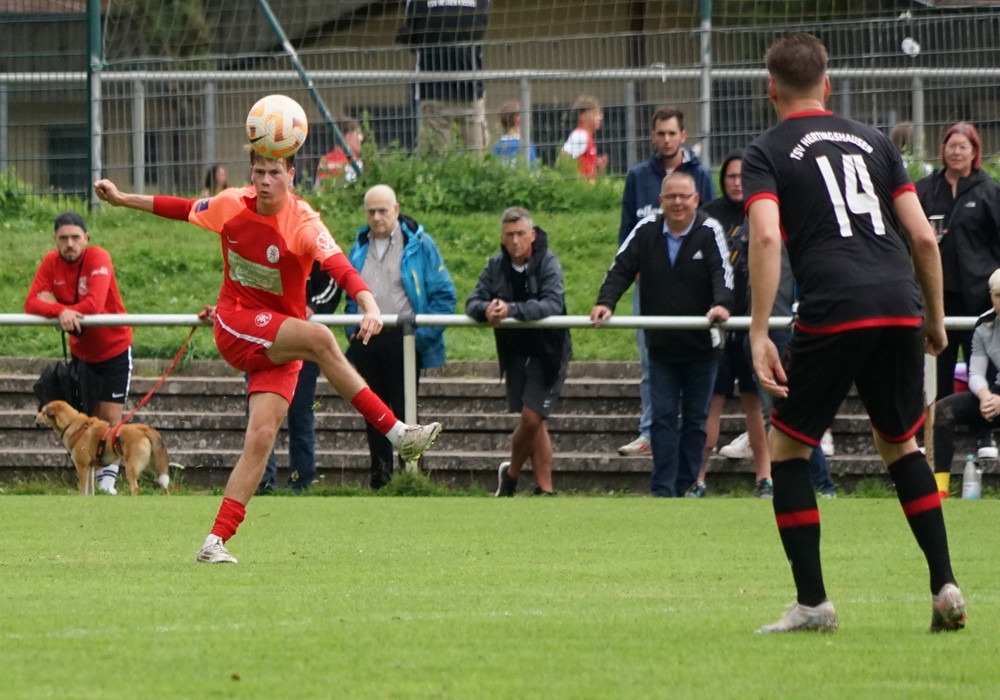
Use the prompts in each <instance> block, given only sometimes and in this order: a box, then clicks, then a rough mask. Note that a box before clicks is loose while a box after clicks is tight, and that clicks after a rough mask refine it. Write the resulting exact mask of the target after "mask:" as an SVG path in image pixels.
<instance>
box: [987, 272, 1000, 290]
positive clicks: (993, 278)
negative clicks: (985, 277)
mask: <svg viewBox="0 0 1000 700" xmlns="http://www.w3.org/2000/svg"><path fill="white" fill-rule="evenodd" d="M989 284H990V291H991V292H995V291H997V290H998V289H1000V269H998V270H994V271H993V274H992V275H990V282H989Z"/></svg>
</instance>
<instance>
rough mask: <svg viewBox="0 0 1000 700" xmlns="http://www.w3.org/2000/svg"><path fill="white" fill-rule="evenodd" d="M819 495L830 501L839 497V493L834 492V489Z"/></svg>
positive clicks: (820, 492)
mask: <svg viewBox="0 0 1000 700" xmlns="http://www.w3.org/2000/svg"><path fill="white" fill-rule="evenodd" d="M817 495H818V496H819V497H820V498H824V499H826V500H828V501H829V500H832V499H834V498H836V497H837V492H836V491H834V490H833V489H830V490H829V491H819V492H818V493H817Z"/></svg>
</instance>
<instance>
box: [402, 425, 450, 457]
mask: <svg viewBox="0 0 1000 700" xmlns="http://www.w3.org/2000/svg"><path fill="white" fill-rule="evenodd" d="M440 434H441V424H440V423H428V424H427V425H408V426H406V427H405V428H404V429H403V439H402V440H400V442H399V445H398V446H397V447H396V450H397V451H398V452H399V456H400V457H402V458H403V459H404V460H406V461H407V462H415V461H417V458H418V457H419V456H420V455H422V454H423V453H424V452H426V451H427V448H429V447H430V446H431V445H433V444H434V441H435V440H437V438H438V435H440Z"/></svg>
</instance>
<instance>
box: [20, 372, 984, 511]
mask: <svg viewBox="0 0 1000 700" xmlns="http://www.w3.org/2000/svg"><path fill="white" fill-rule="evenodd" d="M48 362H51V360H21V359H16V358H0V478H3V475H8V476H9V475H11V474H15V473H16V474H19V475H22V476H23V475H25V474H29V475H30V474H39V473H42V472H54V473H60V472H62V471H64V470H68V469H69V461H68V456H67V454H66V452H65V450H62V449H61V448H60V447H59V442H58V440H57V439H56V437H55V435H53V434H52V432H51V431H50V430H47V429H42V428H40V427H38V426H35V424H34V416H35V411H36V409H37V404H36V401H35V399H34V396H33V395H32V393H31V387H32V385H33V384H34V382H35V379H36V377H37V375H38V373H39V372H40V371H41V369H42V367H44V365H45V364H47V363H48ZM167 364H168V363H165V362H159V361H157V362H148V361H137V363H136V370H135V374H134V377H133V382H132V401H133V402H135V401H138V400H139V398H140V397H142V396H143V395H144V394H145V393H146V392H147V391H148V390H149V389H150V388H152V386H153V385H154V384H155V382H156V381H158V379H159V376H160V374H161V373H162V372H163V370H165V369H166V367H167ZM569 374H570V378H569V379H568V380H567V383H566V387H565V390H564V392H563V396H562V398H561V399H560V401H559V403H558V405H557V413H555V414H553V415H552V416H551V417H550V419H549V430H550V433H551V434H552V440H553V447H554V451H555V465H554V468H555V471H556V473H557V475H558V477H557V478H558V480H559V483H561V484H563V485H562V486H559V488H580V489H591V488H596V489H602V490H623V489H624V490H635V491H637V492H640V493H645V492H647V491H648V473H649V469H650V466H651V464H650V460H649V458H648V457H645V458H623V457H619V456H618V454H617V447H618V446H619V445H622V444H625V443H626V442H629V441H630V440H632V439H633V438H634V437H635V432H636V426H637V423H638V412H639V368H638V364H637V363H622V362H619V363H613V362H608V363H599V362H574V363H571V365H570V373H569ZM244 391H245V384H244V379H243V376H242V375H241V374H240V373H238V372H235V371H233V370H232V369H230V368H228V367H227V366H226V365H225V364H224V363H221V362H203V361H196V362H192V363H190V364H189V365H187V366H185V367H182V368H179V369H178V370H177V371H176V372H175V373H174V374H173V375H172V376H171V377H169V378H168V379H167V380H166V381H165V382H164V384H163V385H162V386H161V387H160V388H159V389H158V391H157V392H156V394H154V396H153V397H152V399H151V400H150V401H149V402H148V403H147V404H146V405H145V406H143V408H142V410H141V411H140V412H139V413H138V415H137V416H136V417H135V418H134V420H135V421H138V422H143V423H147V424H149V425H152V426H153V427H155V428H157V429H158V430H159V431H160V432H161V433H162V435H163V438H164V442H165V444H166V445H167V449H168V451H169V453H170V456H171V460H172V461H174V462H178V463H181V464H185V465H187V466H188V469H187V470H185V471H184V472H183V474H184V478H185V479H188V480H195V481H197V482H198V483H202V484H204V485H208V486H213V487H215V486H220V485H221V484H223V483H224V482H225V479H226V476H227V475H228V473H229V470H230V469H231V467H232V465H233V464H234V463H235V461H236V458H237V456H238V454H239V450H240V448H241V445H242V442H243V438H244V433H245V429H246V415H245V408H246V400H245V396H244ZM317 403H318V408H317V413H316V427H317V459H318V462H319V465H320V475H321V476H322V478H323V479H324V480H327V482H328V483H334V482H337V483H359V484H363V483H366V482H367V471H368V466H367V465H368V455H367V448H366V440H365V434H364V425H363V423H362V421H361V420H360V418H359V417H358V415H357V413H356V412H355V411H354V410H353V409H352V408H351V407H350V405H349V404H348V403H347V402H346V401H344V400H342V399H341V398H340V397H339V396H336V395H335V394H334V393H333V392H332V390H331V388H330V387H329V385H328V384H327V383H326V381H325V380H320V382H319V384H318V387H317ZM418 404H419V415H420V419H421V420H422V421H424V422H426V421H432V420H436V421H440V422H441V423H442V424H443V425H444V426H445V430H444V432H443V433H442V435H441V438H440V439H439V440H438V442H437V443H436V445H435V447H434V449H433V450H432V451H431V453H430V454H428V455H427V457H426V459H425V460H424V462H423V467H424V468H425V469H428V470H430V472H431V474H432V475H433V476H434V478H436V479H440V480H441V481H443V482H446V483H450V484H454V485H457V486H469V485H471V484H479V485H481V486H482V487H483V488H486V489H488V490H492V489H494V488H495V481H496V467H497V465H498V464H499V463H500V462H501V461H502V460H504V459H506V457H507V454H508V450H509V446H510V434H511V432H512V431H513V430H514V428H515V426H516V425H517V421H518V417H517V416H516V415H514V414H510V413H507V410H506V398H505V389H504V386H503V384H502V383H500V381H499V372H498V368H497V365H496V362H495V361H482V362H453V363H450V364H449V365H448V366H447V367H445V368H440V369H437V370H434V371H432V372H428V373H426V374H425V375H424V376H423V377H422V378H421V383H420V396H419V399H418ZM128 408H131V407H128ZM744 425H745V422H744V417H743V414H742V409H741V407H740V404H739V401H738V400H737V399H730V400H727V402H726V404H725V407H724V412H723V416H722V422H721V433H720V439H719V445H720V446H722V445H725V444H728V442H730V441H731V440H732V439H733V438H735V437H736V436H737V435H738V434H739V433H740V432H742V431H743V429H744ZM833 429H834V435H835V441H836V449H837V454H836V456H834V457H833V458H831V459H830V460H829V461H830V466H831V472H832V473H833V474H834V475H835V478H837V479H838V480H842V479H855V478H863V477H865V476H868V475H871V476H879V477H884V475H885V470H884V468H883V467H882V464H881V462H880V461H879V460H878V458H877V456H876V454H875V450H874V446H873V444H872V438H871V428H870V425H869V423H868V420H867V417H866V416H865V414H864V412H863V407H862V406H861V404H860V401H859V400H858V398H857V396H856V395H854V393H853V392H852V395H851V396H849V397H848V398H847V399H846V400H845V401H844V403H843V405H842V407H841V412H840V414H839V415H838V416H837V418H836V420H835V421H834V424H833ZM970 450H974V446H973V445H972V441H971V439H970V438H968V437H967V436H960V438H959V449H958V450H957V451H956V460H955V465H956V468H957V469H961V467H962V462H963V458H964V455H965V454H966V452H967V451H970ZM276 453H277V457H278V461H279V464H281V465H282V468H284V465H285V464H286V463H287V459H288V457H287V432H286V431H282V432H281V434H280V436H279V438H278V442H277V444H276ZM711 470H712V471H711V475H710V476H711V480H712V481H725V480H727V479H728V480H735V481H737V482H740V483H742V482H746V481H747V480H749V481H751V482H752V478H753V465H752V463H751V461H750V460H727V459H724V458H721V457H713V459H712V463H711Z"/></svg>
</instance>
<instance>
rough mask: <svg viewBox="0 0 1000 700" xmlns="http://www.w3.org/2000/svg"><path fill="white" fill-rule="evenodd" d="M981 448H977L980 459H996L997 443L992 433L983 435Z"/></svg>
mask: <svg viewBox="0 0 1000 700" xmlns="http://www.w3.org/2000/svg"><path fill="white" fill-rule="evenodd" d="M978 447H979V449H977V450H976V457H978V458H979V459H996V458H997V443H996V440H994V439H993V436H992V435H983V436H982V437H981V438H980V439H979V445H978Z"/></svg>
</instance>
